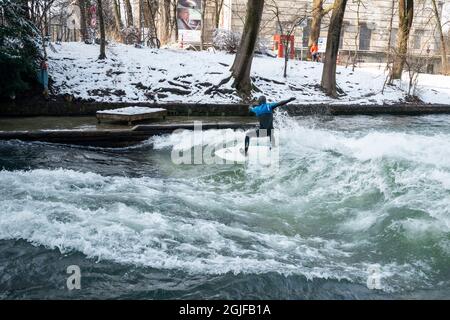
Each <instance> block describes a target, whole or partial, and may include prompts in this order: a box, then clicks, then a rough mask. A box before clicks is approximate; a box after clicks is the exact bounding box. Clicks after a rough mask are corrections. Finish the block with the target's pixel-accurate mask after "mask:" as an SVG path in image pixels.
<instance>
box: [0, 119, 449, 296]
mask: <svg viewBox="0 0 450 320" xmlns="http://www.w3.org/2000/svg"><path fill="white" fill-rule="evenodd" d="M277 125H278V126H280V127H281V128H282V129H281V130H280V132H279V133H278V136H279V141H280V144H281V145H280V150H281V153H280V166H279V168H277V170H276V171H275V172H272V174H271V175H270V176H265V175H261V171H258V170H253V169H254V168H253V169H252V168H250V167H245V166H207V165H199V166H176V165H174V164H172V163H171V162H170V158H169V155H170V150H171V149H172V147H174V146H177V148H179V149H182V150H186V149H189V148H193V146H194V145H195V144H196V142H195V141H198V140H199V139H198V138H199V137H196V138H195V139H193V136H192V135H193V133H191V132H188V131H183V132H179V133H177V134H175V135H172V136H163V137H157V138H154V139H152V140H151V141H150V142H151V143H152V144H153V146H154V150H155V152H157V153H161V154H163V155H164V156H162V157H161V158H158V161H159V162H158V164H159V167H160V171H161V175H160V176H152V177H148V176H142V177H134V178H131V177H126V176H102V175H99V174H96V173H92V172H79V171H74V170H67V169H56V170H48V169H35V170H27V171H22V170H16V171H6V170H3V171H0V194H1V195H2V197H1V199H0V239H25V240H27V241H29V242H32V243H34V244H40V245H45V246H47V247H50V248H59V249H60V250H61V251H62V252H67V251H71V250H76V251H79V252H82V253H84V254H86V255H87V256H88V257H94V258H96V259H107V260H113V261H116V262H119V263H125V264H133V265H142V266H150V267H154V268H160V269H176V270H182V271H185V272H189V273H200V274H223V273H227V272H232V273H267V272H278V273H281V274H285V275H289V274H300V275H304V276H305V277H307V278H308V279H314V278H324V279H345V280H348V281H352V282H356V283H361V284H365V283H366V279H367V275H368V271H367V270H368V268H369V267H370V266H371V265H373V264H378V265H380V269H381V278H382V286H383V289H384V290H386V291H392V290H396V291H397V290H407V289H417V288H429V287H430V286H436V285H437V284H439V285H442V286H445V285H448V278H445V276H446V273H448V265H449V264H448V262H449V261H450V249H449V241H448V239H449V235H450V188H449V186H450V135H449V134H446V133H443V132H440V133H438V134H431V133H428V134H422V133H408V132H398V131H394V130H388V129H385V130H377V131H373V130H371V129H370V128H368V129H365V130H355V131H349V132H346V131H338V130H334V129H333V130H332V129H326V128H323V127H320V126H316V125H315V124H314V123H310V124H309V125H304V124H303V123H301V122H300V121H294V120H292V119H290V118H287V117H286V116H284V115H279V116H278V118H277ZM225 133H226V134H225ZM223 137H226V138H225V140H229V139H230V137H232V138H237V139H242V138H243V135H242V132H232V131H230V132H226V131H225V130H211V131H208V132H206V133H205V134H204V135H203V136H202V137H200V138H202V139H203V140H204V141H208V142H211V141H212V143H213V144H218V145H219V144H221V143H222V142H223V140H224V138H223ZM200 140H201V139H200ZM146 145H148V143H146ZM174 172H176V174H174Z"/></svg>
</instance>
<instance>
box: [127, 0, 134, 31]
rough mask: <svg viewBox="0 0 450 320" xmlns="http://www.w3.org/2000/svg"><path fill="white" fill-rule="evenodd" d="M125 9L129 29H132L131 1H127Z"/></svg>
mask: <svg viewBox="0 0 450 320" xmlns="http://www.w3.org/2000/svg"><path fill="white" fill-rule="evenodd" d="M125 9H126V12H127V27H132V26H133V25H134V24H133V9H132V8H131V3H130V0H125Z"/></svg>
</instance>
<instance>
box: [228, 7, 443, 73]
mask: <svg viewBox="0 0 450 320" xmlns="http://www.w3.org/2000/svg"><path fill="white" fill-rule="evenodd" d="M333 2H334V1H332V0H326V1H325V2H324V8H327V7H328V6H331V5H332V4H333ZM312 3H313V1H312V0H295V1H292V0H266V3H265V9H264V13H263V18H262V23H261V36H260V37H261V38H262V39H263V40H264V41H265V42H266V43H267V44H268V45H269V46H270V43H271V42H273V40H272V39H273V37H274V35H275V34H278V33H279V31H280V27H279V24H280V23H279V21H280V22H281V24H283V23H286V24H287V25H289V22H291V21H294V20H296V19H298V18H301V17H304V18H305V23H304V24H303V25H299V26H298V27H296V29H295V31H294V36H295V50H296V52H297V53H298V54H297V56H298V57H299V58H304V57H306V56H307V55H306V53H307V46H308V39H309V32H310V25H311V13H312ZM246 5H247V1H246V0H224V6H223V11H222V17H221V23H220V26H221V27H222V28H226V29H228V30H232V31H236V32H240V31H242V29H243V25H244V19H245V13H246ZM414 6H415V7H414V19H413V25H412V31H411V33H410V39H409V50H410V52H411V53H412V54H413V55H416V56H421V57H427V59H429V61H430V65H429V66H428V68H427V69H428V70H427V71H428V72H438V71H439V69H440V59H441V52H440V39H439V33H438V29H437V23H436V19H435V17H434V13H433V7H432V2H431V0H416V1H414ZM438 9H439V12H440V16H441V20H442V24H444V31H445V33H446V35H447V38H448V26H449V25H450V22H448V23H447V24H445V23H446V22H447V21H449V20H450V0H445V1H438ZM276 12H278V16H279V17H280V18H279V19H277V18H276ZM330 16H331V13H329V14H327V15H325V16H324V17H323V20H322V25H321V32H320V37H321V38H323V39H325V38H326V37H327V33H328V24H329V19H330ZM398 24H399V18H398V1H397V0H361V1H348V2H347V7H346V10H345V15H344V23H343V28H342V30H341V43H340V61H341V63H345V61H346V60H348V59H353V57H354V56H355V52H356V54H357V60H358V62H359V63H364V62H367V63H373V62H378V63H382V62H385V60H386V53H387V52H388V50H389V47H394V48H395V45H396V41H397V39H396V35H397V30H398Z"/></svg>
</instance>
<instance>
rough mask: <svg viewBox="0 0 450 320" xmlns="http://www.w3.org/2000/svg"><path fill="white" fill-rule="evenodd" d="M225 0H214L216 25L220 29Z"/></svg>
mask: <svg viewBox="0 0 450 320" xmlns="http://www.w3.org/2000/svg"><path fill="white" fill-rule="evenodd" d="M222 7H223V0H214V26H215V27H216V29H219V22H220V13H221V12H222Z"/></svg>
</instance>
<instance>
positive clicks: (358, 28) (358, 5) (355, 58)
mask: <svg viewBox="0 0 450 320" xmlns="http://www.w3.org/2000/svg"><path fill="white" fill-rule="evenodd" d="M353 1H356V34H355V52H354V55H353V65H352V71H353V72H354V71H355V68H356V64H357V63H358V49H359V48H358V47H359V46H358V40H359V37H360V36H361V25H360V8H361V4H362V1H361V0H353Z"/></svg>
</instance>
